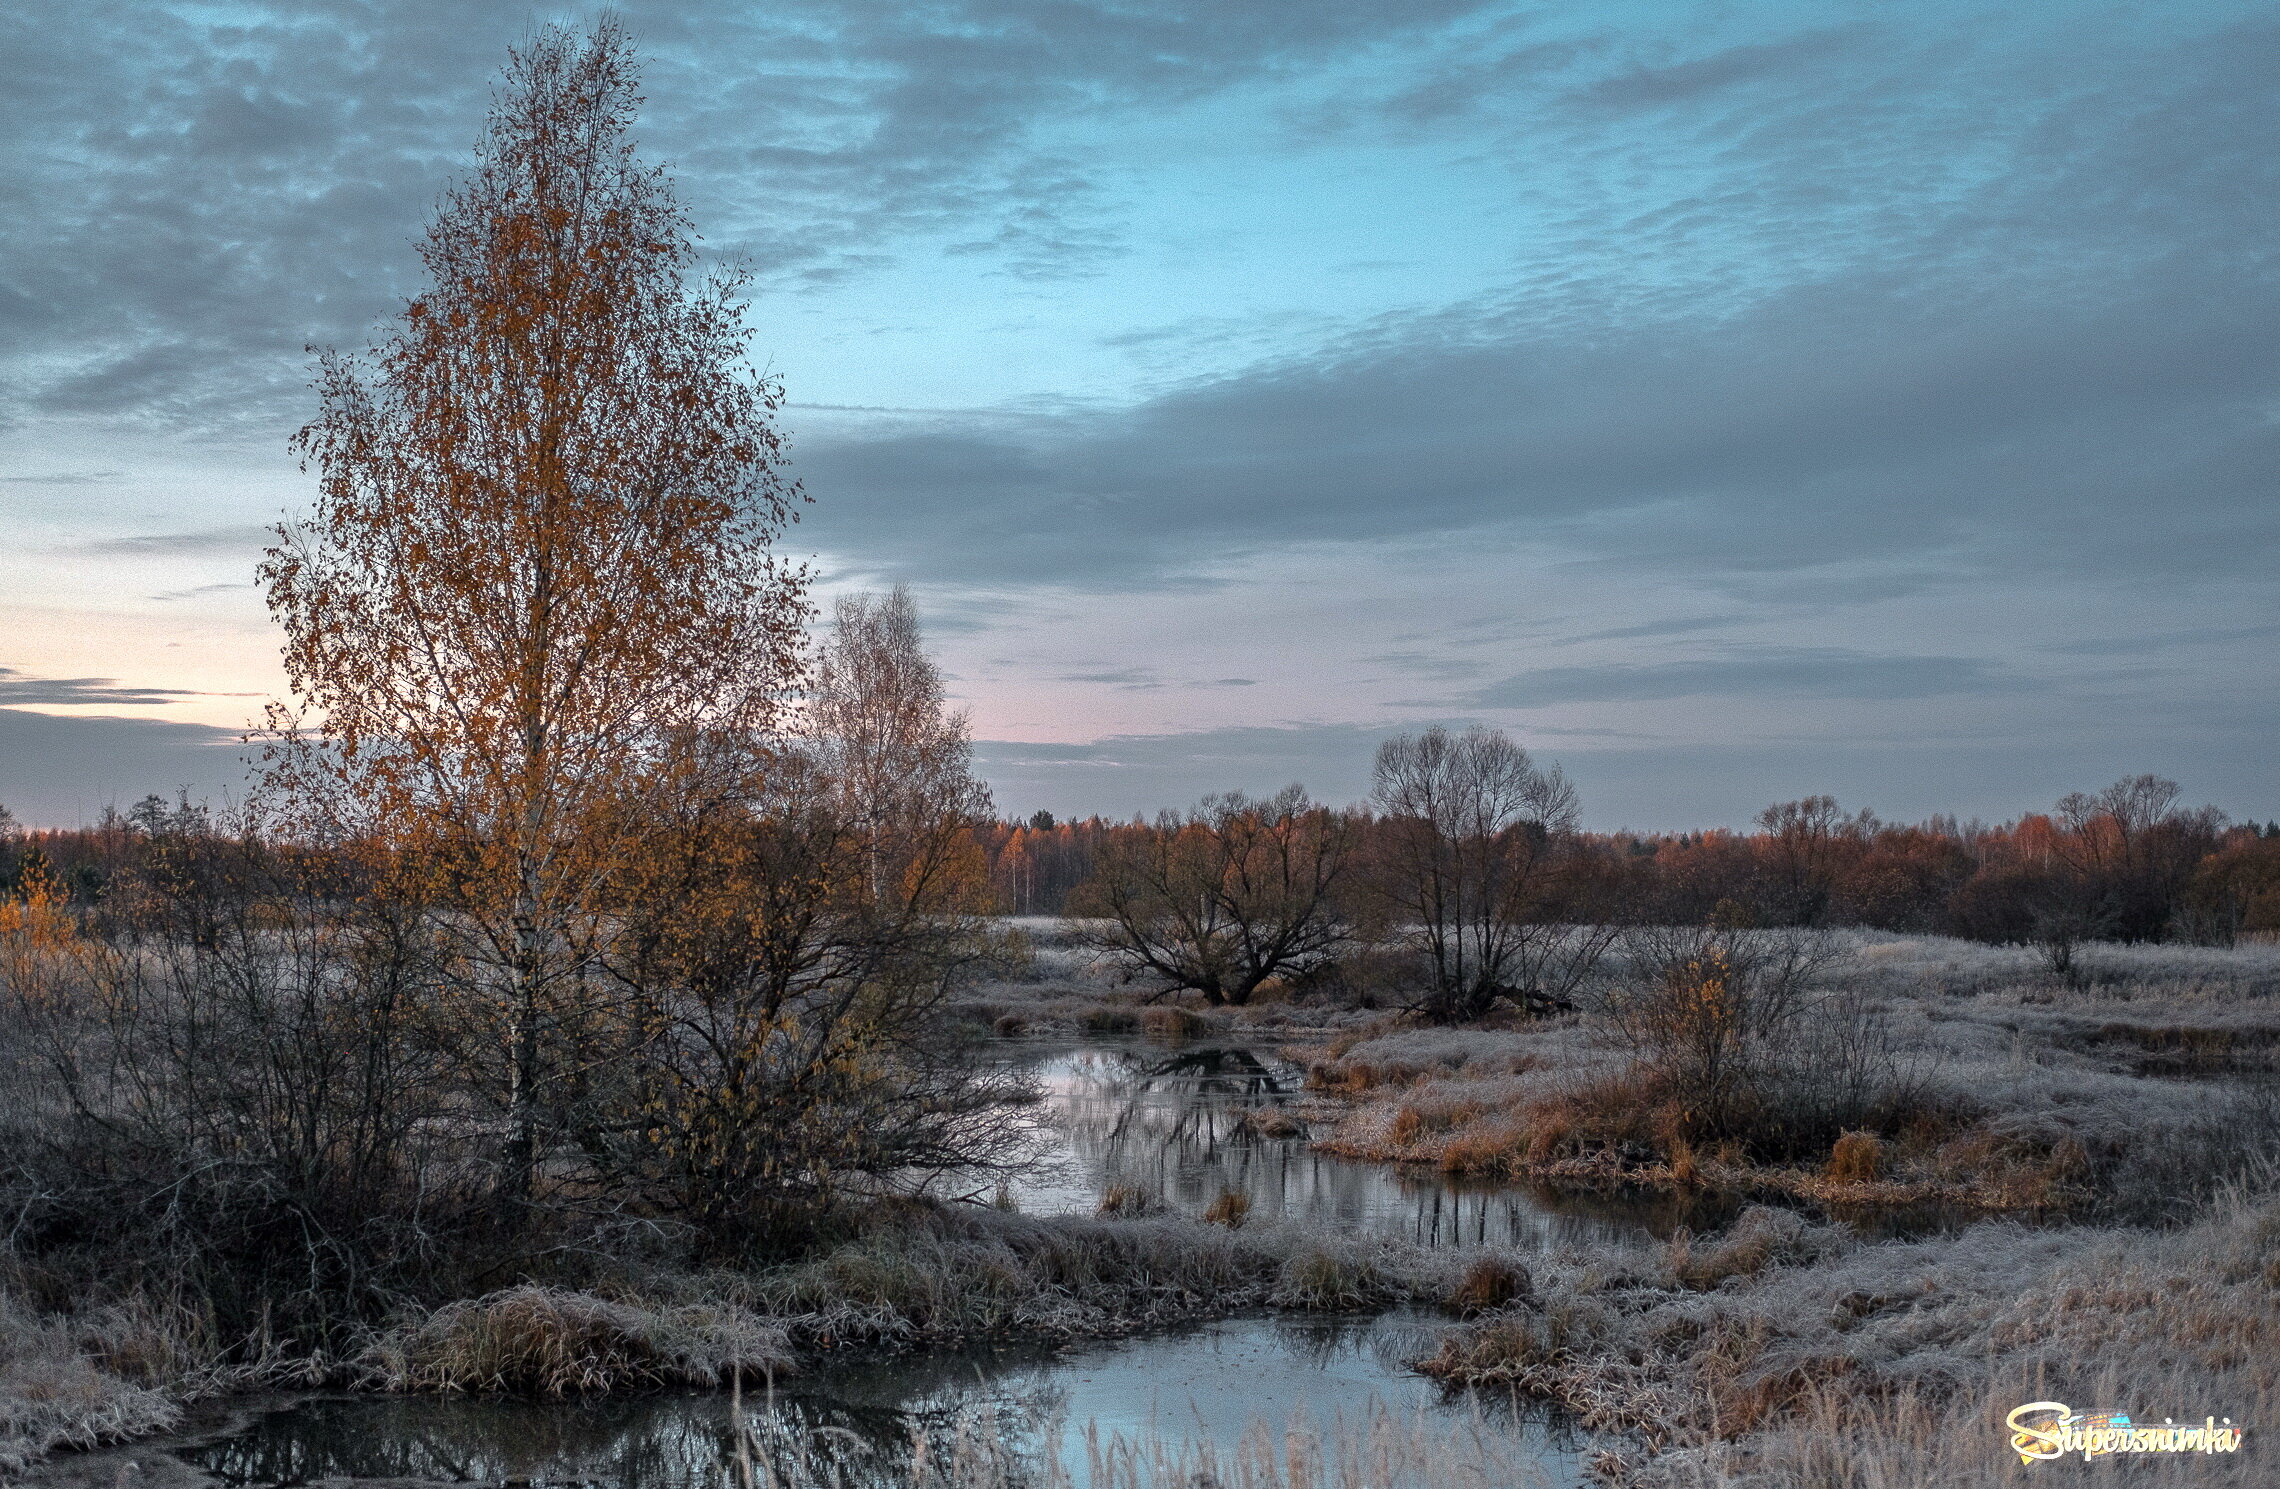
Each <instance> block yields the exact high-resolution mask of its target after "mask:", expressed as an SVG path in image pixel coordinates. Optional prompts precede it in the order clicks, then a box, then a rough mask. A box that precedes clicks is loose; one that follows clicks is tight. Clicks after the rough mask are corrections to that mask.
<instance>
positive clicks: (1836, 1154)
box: [1828, 1132, 1884, 1184]
mask: <svg viewBox="0 0 2280 1489" xmlns="http://www.w3.org/2000/svg"><path fill="white" fill-rule="evenodd" d="M1883 1174H1884V1143H1883V1142H1882V1140H1880V1139H1879V1138H1878V1137H1877V1135H1876V1134H1875V1133H1873V1132H1848V1133H1846V1134H1845V1135H1844V1136H1842V1137H1840V1138H1838V1139H1837V1141H1836V1145H1835V1146H1834V1147H1832V1148H1831V1149H1830V1150H1829V1167H1828V1175H1829V1177H1830V1178H1832V1179H1835V1180H1838V1181H1839V1182H1841V1183H1847V1184H1862V1183H1867V1182H1869V1181H1871V1180H1874V1179H1878V1178H1881V1177H1883Z"/></svg>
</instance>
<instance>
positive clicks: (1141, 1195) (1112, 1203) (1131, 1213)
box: [1093, 1180, 1163, 1220]
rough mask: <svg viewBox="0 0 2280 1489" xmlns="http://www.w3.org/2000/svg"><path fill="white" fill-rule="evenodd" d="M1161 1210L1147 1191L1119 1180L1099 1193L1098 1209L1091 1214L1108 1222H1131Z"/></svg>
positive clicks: (1154, 1198) (1159, 1205)
mask: <svg viewBox="0 0 2280 1489" xmlns="http://www.w3.org/2000/svg"><path fill="white" fill-rule="evenodd" d="M1162 1208H1163V1206H1162V1205H1161V1204H1159V1203H1158V1202H1157V1199H1156V1197H1155V1196H1154V1195H1152V1194H1150V1193H1149V1192H1148V1191H1147V1190H1145V1189H1143V1188H1141V1187H1140V1186H1139V1185H1137V1184H1126V1183H1124V1182H1122V1181H1121V1180H1120V1181H1118V1182H1116V1183H1113V1184H1111V1185H1109V1186H1108V1187H1107V1188H1106V1189H1104V1190H1102V1191H1101V1195H1100V1207H1099V1208H1098V1209H1097V1210H1095V1211H1094V1212H1093V1213H1094V1214H1096V1215H1099V1216H1100V1217H1102V1218H1103V1219H1108V1220H1132V1219H1136V1218H1138V1217H1139V1216H1142V1215H1152V1214H1154V1213H1156V1211H1158V1210H1160V1209H1162Z"/></svg>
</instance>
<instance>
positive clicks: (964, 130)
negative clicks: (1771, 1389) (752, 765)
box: [0, 0, 2280, 830]
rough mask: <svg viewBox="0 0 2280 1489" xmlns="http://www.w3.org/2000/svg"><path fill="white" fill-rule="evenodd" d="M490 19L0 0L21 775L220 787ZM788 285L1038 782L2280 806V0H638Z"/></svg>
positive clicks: (429, 10) (1, 487)
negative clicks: (1406, 780)
mask: <svg viewBox="0 0 2280 1489" xmlns="http://www.w3.org/2000/svg"><path fill="white" fill-rule="evenodd" d="M594 13H595V12H593V11H591V10H580V9H575V8H573V9H560V10H549V9H543V8H541V9H533V8H531V7H529V6H527V5H503V4H498V5H495V4H486V3H480V0H418V3H389V0H365V3H351V0H340V3H310V4H232V3H207V4H166V3H143V4H132V5H124V4H106V3H102V0H87V3H82V4H76V5H73V6H69V7H59V6H52V5H41V4H36V3H33V0H0V208H4V210H0V803H5V804H6V805H7V806H9V807H10V808H11V809H12V810H13V811H14V812H15V815H16V816H17V817H19V818H20V819H23V820H25V821H27V822H34V823H46V824H57V825H68V824H71V823H75V822H80V821H86V820H91V819H92V818H94V817H95V816H96V815H97V814H98V813H100V812H101V811H102V810H103V808H104V807H105V806H108V805H124V804H127V803H131V802H132V801H134V800H135V799H137V798H139V797H140V796H141V795H143V794H144V793H145V792H147V791H152V790H157V791H162V792H171V791H173V790H174V789H176V788H177V787H184V786H186V787H188V788H190V789H191V791H192V792H193V794H197V795H206V796H211V797H214V798H217V799H224V798H227V797H228V796H229V795H230V794H231V793H232V792H233V791H235V790H236V789H237V786H236V783H237V782H238V781H239V780H240V779H242V775H243V768H244V767H243V765H242V763H241V756H242V755H243V753H244V751H243V747H242V746H241V745H239V744H238V743H237V736H238V734H239V731H241V730H242V729H243V728H244V727H245V726H246V724H247V723H248V722H249V721H251V720H253V719H255V718H257V717H259V715H260V712H261V709H262V706H263V704H264V702H265V701H266V700H267V699H269V698H271V697H273V696H276V695H278V694H279V693H280V692H281V691H282V689H283V687H284V679H283V674H282V671H281V668H280V667H279V664H278V661H277V639H278V638H277V633H276V632H275V630H274V628H273V627H272V625H271V623H270V622H269V620H268V619H267V617H266V615H265V613H264V611H263V608H262V603H261V596H260V594H259V592H258V591H257V590H256V588H255V587H254V584H253V573H252V571H253V567H254V565H255V563H256V562H257V561H258V558H259V554H260V550H261V548H262V546H263V544H264V542H265V541H266V536H265V529H266V527H267V525H268V524H271V523H273V522H275V521H277V520H278V519H279V518H280V517H281V516H283V515H285V514H288V513H290V512H292V511H294V510H296V509H297V508H299V507H300V506H301V505H302V504H303V503H305V502H306V501H307V500H308V499H309V497H310V495H311V494H312V491H313V479H312V477H310V476H309V475H307V474H305V473H303V472H301V471H299V470H298V469H297V468H296V465H295V463H294V459H293V457H292V455H291V454H290V452H289V450H288V443H287V442H288V440H289V438H290V436H291V434H292V432H293V431H294V430H295V429H296V428H298V427H299V426H300V425H301V424H302V423H304V422H305V421H306V420H307V419H308V418H309V417H310V416H311V414H312V412H313V409H314V398H313V395H312V394H311V392H310V389H309V385H308V383H309V370H310V357H309V354H308V351H307V348H309V347H310V346H312V345H333V346H340V347H360V346H363V345H366V344H368V343H369V342H370V341H371V340H372V339H373V338H374V336H375V335H376V334H377V333H378V332H379V330H380V329H381V328H382V327H383V326H384V324H385V322H386V320H387V318H388V317H389V316H391V315H392V314H393V313H395V311H396V310H397V309H398V308H399V307H400V306H401V304H402V302H403V300H404V299H405V298H406V297H407V296H408V295H410V294H412V293H414V292H415V291H416V290H417V289H418V288H419V280H418V265H417V260H416V256H415V253H414V245H415V244H416V242H417V240H418V238H419V237H420V235H421V234H422V232H423V231H424V230H425V227H426V224H427V222H428V220H429V217H430V215H431V214H432V211H433V208H434V205H435V202H436V199H437V197H438V195H439V193H440V192H441V191H442V190H443V189H444V188H445V187H446V186H447V185H448V184H449V183H450V182H451V181H452V179H453V178H454V176H455V175H456V174H458V173H459V172H462V171H464V170H465V169H466V168H467V166H468V165H469V163H470V161H471V159H472V147H473V145H474V142H475V140H476V138H477V135H478V132H479V130H480V127H481V121H482V114H483V110H484V108H485V106H486V103H487V100H488V98H489V96H490V91H489V90H490V89H491V87H492V85H493V83H494V81H495V78H496V75H497V73H498V70H499V68H500V66H501V65H502V63H503V62H504V60H505V56H506V52H507V49H508V48H509V47H510V46H512V45H514V44H515V43H517V42H518V41H520V40H522V39H524V38H526V37H527V36H528V35H529V34H530V32H531V28H532V27H533V26H534V25H535V24H538V23H541V22H545V21H549V20H556V19H564V20H570V21H580V20H583V19H586V18H588V17H589V16H591V15H592V14H594ZM617 14H619V15H620V16H621V17H622V18H623V20H624V22H625V23H626V25H627V27H628V29H629V30H630V32H631V33H632V35H633V37H634V38H635V40H636V42H637V44H638V45H639V46H640V47H641V49H642V51H643V53H644V55H645V57H646V58H647V70H646V81H645V89H644V91H645V94H646V98H647V103H646V106H645V109H644V113H643V116H642V122H641V125H640V129H639V135H638V138H639V140H640V142H641V145H642V148H643V150H644V152H645V154H646V155H647V156H648V157H649V158H651V159H654V160H658V161H661V162H663V163H665V164H666V165H667V166H668V167H669V168H670V170H671V171H672V173H673V176H674V178H675V180H676V182H677V184H678V189H679V191H680V194H681V197H682V200H683V202H684V204H685V206H686V207H687V209H688V211H689V213H690V215H691V216H692V218H693V219H694V221H695V222H696V224H697V227H698V230H699V232H700V233H701V234H702V235H703V238H704V244H705V249H706V251H707V252H708V253H710V254H714V255H717V256H719V257H720V258H721V259H722V260H724V261H725V260H734V261H736V262H740V263H742V264H744V265H745V266H747V267H748V268H749V269H750V270H751V271H752V273H753V275H754V287H755V293H754V298H753V302H752V306H751V309H750V320H751V324H752V326H753V328H754V332H755V335H754V346H755V348H756V350H757V352H758V354H759V355H760V356H761V358H762V359H763V360H764V363H765V365H766V367H767V369H768V370H769V371H770V372H771V373H772V374H774V375H775V376H777V377H779V378H780V379H781V380H782V382H783V384H784V387H785V390H786V393H787V397H788V403H787V406H786V408H785V409H784V411H783V413H782V420H781V422H782V425H783V428H784V429H785V431H786V432H787V433H788V435H789V437H790V440H791V446H792V461H793V470H794V473H795V474H797V475H798V476H799V478H800V479H801V481H802V483H803V484H804V486H805V488H806V490H807V492H808V493H809V494H810V495H811V496H812V497H813V498H814V502H813V505H812V506H811V507H809V508H808V509H807V513H806V516H805V518H804V520H803V521H802V522H801V524H800V525H799V526H798V527H797V528H795V529H793V530H792V532H791V533H790V535H789V537H788V539H787V541H786V545H785V546H786V547H787V549H788V550H789V551H790V552H792V553H793V554H795V555H797V556H802V557H809V558H811V559H812V561H813V562H814V564H815V566H816V569H817V572H818V575H819V580H820V588H819V593H821V594H823V595H825V596H828V595H829V594H831V593H833V592H835V591H839V590H846V589H862V588H876V587H881V586H884V585H888V584H892V583H895V582H906V583H908V584H909V585H910V586H911V587H912V590H913V592H914V594H915V596H916V597H917V600H918V602H919V605H920V609H921V614H922V616H923V618H924V619H925V621H926V624H927V627H928V635H929V640H930V644H931V645H932V647H933V649H934V650H935V652H936V654H937V656H938V658H939V660H940V662H941V665H942V667H943V669H944V671H945V673H946V674H947V676H948V678H949V686H950V689H951V691H952V693H953V694H954V695H955V697H956V698H957V700H958V701H959V703H960V704H961V705H962V706H964V707H966V708H968V709H969V710H970V713H971V725H972V729H973V733H974V736H975V739H976V759H977V762H978V764H979V766H980V769H981V772H982V774H983V775H984V776H985V777H986V778H987V779H988V780H989V782H990V783H991V785H992V787H993V789H994V791H995V794H996V798H997V801H998V805H999V807H1000V808H1001V809H1002V810H1004V811H1006V812H1008V813H1020V814H1027V813H1028V812H1030V811H1032V810H1035V809H1037V808H1041V807H1042V808H1045V809H1049V810H1052V811H1054V812H1056V813H1060V814H1062V815H1081V814H1086V813H1090V812H1102V813H1107V814H1112V815H1126V814H1130V813H1132V812H1135V811H1144V810H1147V811H1152V810H1154V809H1156V808H1158V807H1164V806H1176V805H1179V804H1182V803H1186V802H1191V801H1193V800H1195V799H1196V798H1198V797H1200V796H1201V795H1203V794H1204V793H1206V792H1211V791H1220V790H1227V789H1238V788H1239V789H1245V790H1252V791H1267V790H1273V789H1275V788H1277V787H1279V786H1281V785H1283V784H1285V783H1287V782H1289V781H1293V780H1296V781H1300V782H1303V783H1304V784H1305V785H1307V786H1308V787H1309V788H1311V789H1312V790H1313V791H1314V793H1315V794H1316V795H1317V796H1319V797H1322V798H1324V799H1327V800H1331V801H1349V800H1356V799H1359V798H1361V797H1362V796H1364V795H1365V794H1366V793H1367V791H1368V789H1369V765H1370V758H1371V754H1372V752H1373V751H1374V749H1375V748H1376V746H1377V745H1378V743H1379V742H1381V741H1382V740H1384V739H1386V738H1388V737H1390V736H1392V735H1394V734H1397V733H1399V732H1402V731H1404V730H1411V729H1416V728H1420V727H1423V726H1425V725H1428V724H1433V723H1447V724H1453V725H1454V724H1471V723H1481V724H1487V725H1490V726H1494V727H1498V728H1503V729H1506V730H1509V731H1510V732H1511V733H1512V734H1513V736H1514V737H1515V738H1517V739H1518V740H1520V742H1521V743H1523V744H1524V745H1526V746H1527V747H1528V748H1529V749H1530V751H1531V752H1532V753H1534V754H1536V755H1537V756H1538V757H1539V758H1541V759H1544V760H1549V761H1556V762H1558V763H1559V764H1560V765H1561V766H1562V767H1563V768H1564V769H1565V770H1566V772H1567V773H1568V775H1569V776H1570V777H1571V778H1572V779H1573V780H1574V782H1575V783H1576V785H1577V787H1578V790H1579V792H1580V794H1581V797H1582V802H1583V807H1584V815H1585V819H1586V821H1587V823H1588V824H1590V825H1592V826H1595V827H1600V828H1614V827H1631V828H1636V829H1666V830H1667V829H1679V828H1688V827H1698V826H1707V825H1740V824H1743V823H1746V822H1747V821H1748V819H1749V818H1750V817H1751V816H1752V815H1753V814H1754V813H1755V812H1756V811H1757V810H1758V809H1759V808H1760V807H1762V806H1764V805H1765V804H1766V803H1768V802H1771V801H1774V800H1780V799H1789V798H1794V797H1798V796H1803V795H1806V794H1809V793H1818V792H1827V793H1831V794H1834V795H1836V796H1837V797H1838V798H1839V799H1840V801H1842V802H1843V803H1844V804H1845V805H1846V806H1847V807H1848V808H1856V807H1869V808H1873V809H1874V810H1876V811H1878V812H1879V813H1881V814H1883V815H1884V816H1885V817H1886V818H1888V819H1895V820H1912V819H1915V818H1920V817H1922V816H1925V815H1928V814H1930V813H1934V812H1952V813H1957V814H1960V815H1963V816H1967V817H1968V816H1973V815H1977V816H1983V817H1986V818H1989V819H2002V818H2007V817H2011V816H2014V815H2016V814H2018V813H2019V812H2022V811H2028V810H2035V809H2039V808H2046V807H2047V806H2048V805H2049V803H2050V802H2051V801H2052V800H2053V799H2054V798H2056V797H2057V796H2059V795H2061V794H2063V793H2065V792H2068V791H2073V790H2081V789H2095V788H2096V787H2098V786H2100V785H2103V784H2105V783H2106V782H2108V781H2111V780H2113V779H2115V778H2116V777H2118V776H2121V775H2124V774H2134V773H2137V772H2139V771H2153V772H2157V773H2159V774H2163V775H2166V776H2170V777H2172V778H2174V779H2176V780H2178V781H2179V782H2181V783H2182V784H2183V786H2184V788H2185V791H2186V795H2187V797H2188V799H2189V800H2193V801H2196V802H2198V801H2209V802H2213V803H2215V804H2216V805H2218V806H2220V807H2223V808H2225V809H2227V810H2228V811H2230V812H2232V813H2233V814H2234V815H2235V816H2236V817H2241V816H2246V817H2255V818H2268V817H2276V816H2280V770H2276V769H2275V758H2274V756H2275V751H2274V748H2273V741H2274V740H2275V738H2276V737H2280V603H2276V602H2280V562H2276V560H2280V541H2276V540H2280V503H2276V502H2275V500H2274V484H2275V475H2276V473H2280V422H2276V421H2280V334H2276V333H2280V274H2276V272H2275V269H2276V265H2275V259H2274V254H2273V248H2272V242H2273V224H2274V222H2275V215H2274V206H2275V203H2276V197H2280V194H2276V191H2275V187H2276V186H2280V148H2276V146H2280V138H2276V137H2275V135H2276V132H2280V131H2276V123H2280V96H2276V95H2280V18H2276V17H2275V16H2274V14H2273V12H2272V10H2271V8H2270V7H2269V6H2268V5H2258V4H2200V3H2190V0H2170V3H2164V4H2161V5H2148V4H2122V3H2105V0H2067V3H2063V4H2061V3H2028V4H2024V5H2022V4H2019V3H2018V0H2006V3H1986V4H1958V3H1942V0H1923V3H1919V4H1912V5H1907V6H1895V5H1891V4H1889V3H1850V0H1815V3H1812V4H1779V3H1772V0H1765V3H1756V4H1730V3H1728V4H1712V3H1661V4H1655V3H1608V4H1588V5H1585V4H1567V5H1557V4H1528V5H1515V4H1508V3H1491V4H1474V3H1468V0H1403V3H1400V4H1394V3H1390V0H1380V3H1365V0H1244V3H1242V4H1240V5H1231V4H1226V3H1219V0H1211V3H1202V0H930V3H926V4H907V5H906V4H898V3H894V0H865V3H844V4H835V3H828V0H818V3H807V0H782V3H771V4H767V5H755V4H728V3H712V0H672V3H669V4H668V3H663V0H656V3H635V4H630V5H623V6H620V7H618V9H617Z"/></svg>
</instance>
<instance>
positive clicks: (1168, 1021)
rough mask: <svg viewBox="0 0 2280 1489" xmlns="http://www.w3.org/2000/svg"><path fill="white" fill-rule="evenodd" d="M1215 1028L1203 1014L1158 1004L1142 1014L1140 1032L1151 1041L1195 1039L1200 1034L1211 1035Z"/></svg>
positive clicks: (1142, 1011)
mask: <svg viewBox="0 0 2280 1489" xmlns="http://www.w3.org/2000/svg"><path fill="white" fill-rule="evenodd" d="M1214 1027H1215V1026H1214V1025H1213V1024H1212V1022H1211V1020H1209V1019H1207V1018H1205V1017H1204V1016H1203V1015H1202V1014H1199V1013H1197V1012H1195V1011H1194V1010H1192V1009H1187V1008H1180V1007H1176V1006H1174V1005H1171V1004H1158V1005H1156V1006H1155V1007H1152V1008H1146V1009H1142V1010H1141V1012H1140V1032H1141V1033H1143V1034H1145V1035H1147V1036H1148V1037H1149V1038H1150V1039H1193V1038H1194V1037H1195V1036H1197V1035H1198V1034H1208V1033H1210V1032H1211V1031H1212V1029H1213V1028H1214Z"/></svg>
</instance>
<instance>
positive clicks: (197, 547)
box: [66, 526, 276, 558]
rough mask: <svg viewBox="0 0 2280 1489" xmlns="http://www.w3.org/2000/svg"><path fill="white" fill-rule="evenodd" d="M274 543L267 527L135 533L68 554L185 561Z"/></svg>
mask: <svg viewBox="0 0 2280 1489" xmlns="http://www.w3.org/2000/svg"><path fill="white" fill-rule="evenodd" d="M274 541H276V534H275V533H273V532H271V531H270V530H269V529H268V528H266V527H252V526H246V527H216V528H207V529H204V530H202V531H198V532H176V533H135V534H131V535H129V536H126V537H121V538H100V539H97V540H96V541H94V542H91V543H75V544H73V545H72V546H71V547H70V548H69V549H68V550H66V551H67V552H71V553H76V554H83V555H85V556H87V557H90V558H140V557H145V556H151V557H163V558H178V557H179V558H188V557H192V556H195V555H198V554H208V553H242V552H245V551H247V550H249V549H255V548H261V547H265V546H267V545H268V544H269V543H272V542H274Z"/></svg>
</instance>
